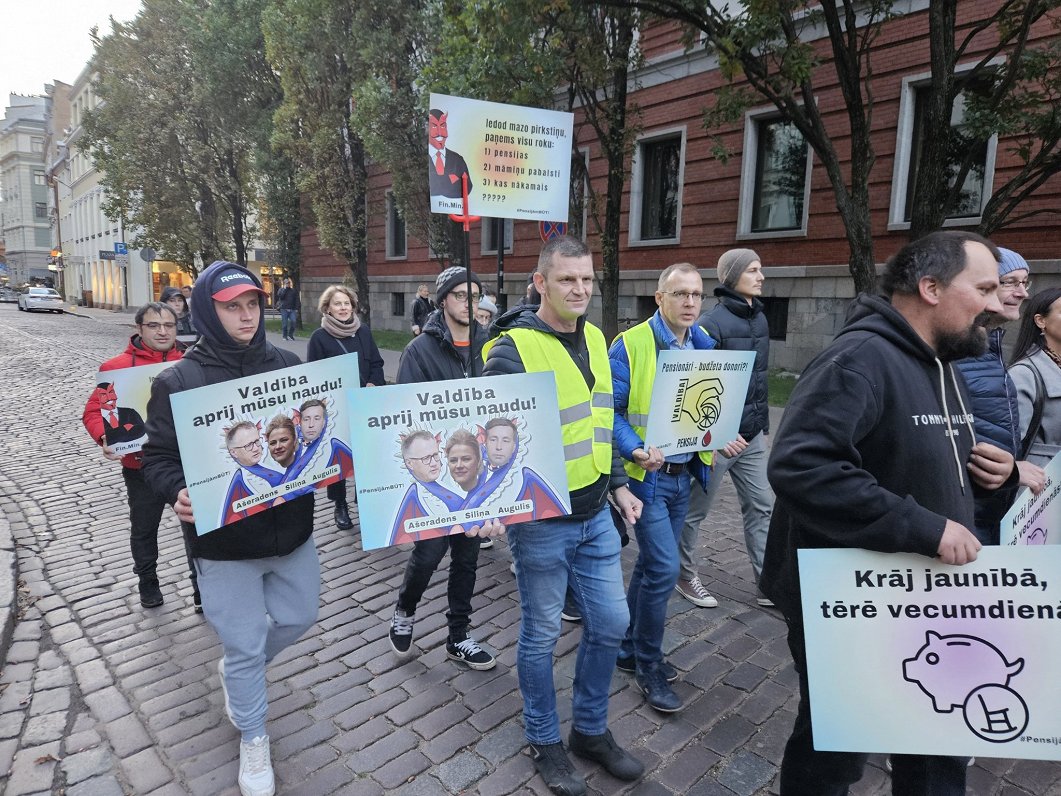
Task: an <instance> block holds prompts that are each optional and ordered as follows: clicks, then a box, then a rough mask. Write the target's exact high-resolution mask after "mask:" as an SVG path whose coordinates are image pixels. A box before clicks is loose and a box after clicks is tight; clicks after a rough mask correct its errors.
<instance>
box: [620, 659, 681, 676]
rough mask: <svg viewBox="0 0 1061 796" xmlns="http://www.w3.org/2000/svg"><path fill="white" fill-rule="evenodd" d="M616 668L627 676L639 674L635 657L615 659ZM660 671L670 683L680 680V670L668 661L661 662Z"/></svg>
mask: <svg viewBox="0 0 1061 796" xmlns="http://www.w3.org/2000/svg"><path fill="white" fill-rule="evenodd" d="M615 668H616V669H618V670H619V671H620V672H626V673H627V674H637V660H636V659H635V658H634V656H633V655H631V656H630V657H629V658H628V657H626V656H625V655H620V656H619V657H618V658H616V659H615ZM659 670H660V671H661V672H662V673H663V676H664V677H665V678H666V679H667V682H668V683H673V682H674V681H675V680H677V679H678V670H677V669H675V668H674V667H673V666H671V665H670V664H669V663H667V662H666V661H660V662H659Z"/></svg>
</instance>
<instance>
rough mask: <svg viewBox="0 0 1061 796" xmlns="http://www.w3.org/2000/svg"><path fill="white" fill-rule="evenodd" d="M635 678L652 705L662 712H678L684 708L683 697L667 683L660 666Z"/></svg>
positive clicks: (647, 700)
mask: <svg viewBox="0 0 1061 796" xmlns="http://www.w3.org/2000/svg"><path fill="white" fill-rule="evenodd" d="M634 679H635V681H636V682H637V687H638V688H640V689H641V693H643V694H644V695H645V701H646V702H648V704H649V706H650V707H652V708H654V709H655V710H658V711H659V712H660V713H677V712H678V711H679V710H681V709H682V701H681V699H680V698H679V697H678V695H677V694H675V693H674V689H673V688H671V687H670V685H668V684H667V678H666V677H665V676H664V675H663V672H662V671H661V670H660V668H659V667H658V666H657V667H656V668H655V670H653V671H651V672H645V673H644V674H639V675H637V677H636V678H634Z"/></svg>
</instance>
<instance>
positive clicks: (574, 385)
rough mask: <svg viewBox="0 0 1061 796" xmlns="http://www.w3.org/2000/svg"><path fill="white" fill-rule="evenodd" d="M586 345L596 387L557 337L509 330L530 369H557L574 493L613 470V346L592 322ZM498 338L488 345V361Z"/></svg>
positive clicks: (569, 482) (566, 456)
mask: <svg viewBox="0 0 1061 796" xmlns="http://www.w3.org/2000/svg"><path fill="white" fill-rule="evenodd" d="M585 335H586V345H587V347H588V349H589V367H590V371H591V372H592V374H593V390H592V392H591V391H590V389H589V387H587V386H586V379H585V378H584V377H583V375H582V371H581V370H579V367H578V365H576V364H575V362H574V360H573V359H571V355H570V353H568V350H567V348H565V347H564V344H563V343H561V342H560V341H559V340H558V339H557V338H556V337H554V336H553V335H551V334H548V333H546V332H540V331H537V330H535V329H521V328H516V329H509V330H508V331H506V332H503V333H502V336H507V337H510V338H512V342H513V343H515V344H516V350H517V351H518V352H519V357H520V359H521V360H522V361H523V367H524V369H525V370H526V371H527V372H528V373H540V372H544V371H552V372H553V374H554V375H555V376H556V399H557V403H558V404H559V408H560V434H561V438H562V440H563V443H564V461H565V464H566V465H567V488H568V489H569V490H570V491H572V492H574V491H575V490H576V489H581V488H582V487H584V486H589V485H590V484H592V483H595V482H596V481H597V480H598V479H599V478H600V477H601V475H609V474H610V473H611V471H612V422H613V419H614V410H613V401H612V369H611V365H610V363H609V361H608V346H607V344H606V342H605V340H604V335H603V334H602V333H601V330H600V329H598V328H597V327H596V326H594V325H592V324H590V323H587V324H586V327H585ZM497 339H498V338H494V339H493V340H491V341H490V342H488V343H487V344H486V345H485V346H483V359H484V360H485V359H486V355H487V353H488V351H489V350H490V348H491V347H493V344H494V343H496V342H497Z"/></svg>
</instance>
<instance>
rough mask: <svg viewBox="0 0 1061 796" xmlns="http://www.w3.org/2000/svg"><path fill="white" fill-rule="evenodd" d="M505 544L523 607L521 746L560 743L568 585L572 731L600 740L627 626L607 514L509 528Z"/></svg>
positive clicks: (518, 656)
mask: <svg viewBox="0 0 1061 796" xmlns="http://www.w3.org/2000/svg"><path fill="white" fill-rule="evenodd" d="M508 544H509V548H510V549H511V551H512V560H513V561H514V562H515V564H516V585H517V586H518V587H519V599H520V603H521V606H522V614H521V618H520V628H519V643H518V644H517V646H516V668H517V672H518V674H519V690H520V693H521V694H522V695H523V725H524V732H525V733H526V735H527V740H528V741H530V742H531V743H533V744H551V743H558V742H559V741H560V717H559V716H558V715H557V712H556V688H555V687H554V685H553V649H554V648H555V647H556V642H557V640H559V638H560V611H561V609H562V608H563V607H564V594H565V592H566V591H567V587H568V583H570V584H571V588H572V590H573V591H574V592H575V596H576V597H577V598H578V601H579V603H581V607H582V642H581V643H580V644H579V647H578V658H577V659H576V661H575V682H574V688H573V694H572V708H571V724H572V726H573V727H574V728H575V729H576V730H578V731H579V732H581V733H584V734H585V735H601V734H603V733H604V732H605V731H606V730H607V729H608V693H609V691H610V688H611V680H612V678H611V675H612V672H613V671H614V669H615V658H616V657H617V656H618V654H619V642H620V641H621V640H622V637H623V633H624V631H625V630H626V627H627V625H628V624H629V623H630V613H629V611H628V610H627V607H626V599H625V596H624V594H623V572H622V568H621V567H620V565H619V551H620V545H619V534H618V533H617V532H616V530H615V525H614V524H613V523H612V519H611V515H610V513H609V511H608V507H607V506H603V507H602V508H601V510H600V511H598V512H597V513H596V514H595V515H594V516H593V517H591V518H590V519H588V520H573V519H569V518H566V517H564V518H558V519H553V520H543V521H541V522H527V523H522V524H520V525H512V526H510V527H509V528H508Z"/></svg>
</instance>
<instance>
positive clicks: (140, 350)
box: [81, 302, 200, 610]
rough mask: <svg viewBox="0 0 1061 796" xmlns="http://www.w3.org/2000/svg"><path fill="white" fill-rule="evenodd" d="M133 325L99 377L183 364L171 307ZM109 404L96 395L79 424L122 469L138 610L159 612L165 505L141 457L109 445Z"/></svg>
mask: <svg viewBox="0 0 1061 796" xmlns="http://www.w3.org/2000/svg"><path fill="white" fill-rule="evenodd" d="M133 321H134V323H135V324H136V333H135V334H134V335H133V336H132V337H130V338H129V344H128V345H127V346H126V347H125V351H123V352H122V353H121V354H119V355H118V356H116V357H112V358H111V359H108V360H107V361H106V362H104V363H103V364H102V365H100V367H99V369H100V370H101V371H107V370H120V369H123V368H134V367H137V366H139V365H156V364H158V363H160V362H175V361H176V360H178V359H180V358H181V352H180V351H179V350H178V349H177V315H176V313H175V312H174V311H173V308H172V307H169V306H168V305H166V304H162V303H159V302H152V303H150V304H145V305H144V306H143V307H141V308H140V309H139V310H137V312H136V315H135V316H134V319H133ZM106 400H107V397H106V390H103V391H101V390H100V388H99V387H97V388H96V389H94V390H93V391H92V394H91V395H90V396H89V398H88V402H87V403H86V404H85V411H84V412H83V414H82V415H81V422H82V423H83V424H84V426H85V429H86V430H87V431H88V433H89V436H91V437H92V439H93V441H95V443H96V444H97V445H99V446H100V447H101V448H102V449H103V457H104V458H105V459H109V460H110V461H120V462H121V463H122V478H123V479H124V480H125V491H126V497H127V499H128V502H129V526H130V533H129V550H130V552H131V553H132V556H133V572H134V573H135V574H136V576H137V578H138V581H139V583H138V589H139V592H140V604H141V605H142V606H144V607H145V608H156V607H157V606H159V605H162V602H163V600H162V589H161V587H160V586H159V583H158V574H157V568H158V524H159V522H160V521H161V520H162V510H163V509H164V508H165V506H166V502H165V501H164V500H163V499H162V498H160V497H159V496H158V495H156V494H155V493H154V492H153V491H152V490H151V487H149V486H148V485H147V483H146V482H145V481H144V475H143V473H142V472H141V467H142V466H143V461H144V459H143V454H142V452H140V451H137V452H135V453H129V454H126V455H125V456H120V455H118V454H116V453H115V452H114V451H113V450H111V448H110V447H109V446H108V445H107V429H106V421H105V419H104V415H103V414H102V413H101V411H100V409H101V406H102V405H103V402H105V401H106ZM112 441H113V440H112ZM191 572H192V575H191V578H192V592H193V598H192V599H193V601H194V604H195V606H196V609H197V610H198V608H199V605H200V602H199V589H198V588H197V586H196V583H195V569H194V568H192V570H191Z"/></svg>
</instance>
